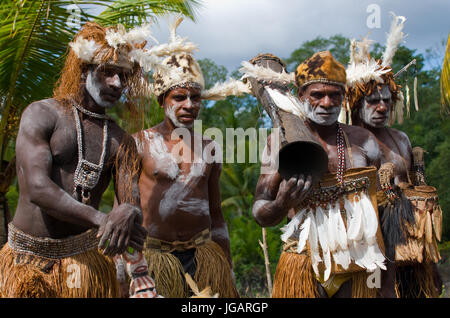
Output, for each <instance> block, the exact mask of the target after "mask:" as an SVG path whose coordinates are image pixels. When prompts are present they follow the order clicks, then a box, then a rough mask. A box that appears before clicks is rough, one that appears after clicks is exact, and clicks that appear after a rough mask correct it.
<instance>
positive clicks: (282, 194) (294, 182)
mask: <svg viewBox="0 0 450 318" xmlns="http://www.w3.org/2000/svg"><path fill="white" fill-rule="evenodd" d="M311 183H312V177H311V175H308V176H307V177H306V178H305V176H304V175H300V176H297V175H295V176H293V177H292V178H290V179H289V180H283V181H281V183H280V187H279V188H278V193H277V197H276V199H275V205H276V206H278V207H280V208H281V209H282V210H284V211H285V210H289V209H291V208H296V207H298V206H299V205H300V203H301V202H302V201H303V200H304V199H305V197H306V196H307V195H308V193H309V191H310V190H311Z"/></svg>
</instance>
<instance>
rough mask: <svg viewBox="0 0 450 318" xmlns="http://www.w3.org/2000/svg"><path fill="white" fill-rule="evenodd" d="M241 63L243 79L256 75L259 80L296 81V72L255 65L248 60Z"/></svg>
mask: <svg viewBox="0 0 450 318" xmlns="http://www.w3.org/2000/svg"><path fill="white" fill-rule="evenodd" d="M241 65H242V67H241V68H240V69H239V72H241V73H242V74H244V75H243V76H242V79H244V78H247V77H254V78H256V79H257V80H266V81H278V82H283V83H294V82H295V74H294V73H286V72H285V71H283V72H281V73H278V72H275V71H273V70H272V69H270V68H267V67H261V66H258V65H253V64H251V63H250V62H247V61H243V62H242V63H241Z"/></svg>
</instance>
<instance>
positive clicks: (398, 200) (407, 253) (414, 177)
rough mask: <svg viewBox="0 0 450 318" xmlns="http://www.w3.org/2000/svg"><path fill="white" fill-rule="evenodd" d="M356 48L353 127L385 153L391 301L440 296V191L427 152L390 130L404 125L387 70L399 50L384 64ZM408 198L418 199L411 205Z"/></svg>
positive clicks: (382, 173) (383, 210)
mask: <svg viewBox="0 0 450 318" xmlns="http://www.w3.org/2000/svg"><path fill="white" fill-rule="evenodd" d="M403 23H404V18H403V17H395V16H394V22H393V25H392V28H391V32H390V34H389V35H388V37H391V38H399V39H402V38H403V33H402V32H401V30H402V28H403ZM389 43H393V41H389V40H388V46H389ZM398 43H401V41H400V40H399V41H398ZM352 46H353V47H355V48H356V47H357V48H359V51H356V50H353V51H352V58H351V61H352V62H351V63H350V65H349V67H348V69H347V75H348V78H349V81H348V90H347V99H348V101H349V110H350V111H351V120H352V124H353V125H357V126H361V127H364V128H366V129H367V130H369V131H370V132H372V133H373V134H374V136H375V137H376V140H377V143H378V145H379V147H380V150H381V164H382V166H381V168H380V170H379V178H380V185H381V189H379V193H378V194H377V197H378V201H379V202H378V205H379V210H380V216H381V220H382V230H383V236H384V240H385V243H386V254H387V257H388V263H387V265H388V267H389V268H392V269H390V270H389V271H388V272H389V273H390V276H391V277H390V278H389V280H391V281H392V282H395V285H396V288H395V290H396V295H393V296H397V297H400V298H418V297H438V296H439V294H440V293H441V290H442V281H441V278H440V276H439V273H438V271H437V267H436V263H437V262H438V261H439V259H440V255H439V250H438V248H437V243H436V239H439V238H440V230H439V229H440V228H441V225H440V223H441V222H442V220H441V218H442V213H441V211H440V208H439V207H438V204H437V200H436V198H437V196H436V189H435V188H433V187H430V186H427V185H426V183H425V178H424V163H423V150H422V149H421V148H420V147H416V148H415V149H414V151H413V149H412V147H411V143H410V141H409V138H408V136H407V135H406V134H405V133H404V132H402V131H400V130H397V129H394V128H390V127H388V125H390V124H393V123H394V122H395V120H396V119H397V121H398V122H399V123H401V122H402V121H403V100H402V99H403V97H402V93H401V90H400V86H398V85H396V83H395V81H394V74H393V73H392V68H391V67H390V66H389V65H390V64H391V62H392V58H393V56H394V55H395V52H396V50H397V47H396V46H394V47H389V48H387V49H386V53H385V54H384V55H383V60H378V61H375V60H374V59H373V58H371V57H370V55H369V54H367V52H366V50H368V48H369V47H370V41H369V40H368V39H364V40H363V41H361V42H356V41H352ZM388 53H389V54H388ZM368 65H372V66H373V67H372V68H369V67H367V66H368ZM367 79H370V80H369V81H367ZM408 198H414V199H412V200H411V202H412V203H413V206H412V205H411V202H410V200H408ZM418 202H422V203H418ZM424 202H428V203H427V204H428V205H427V204H425V203H424ZM418 204H420V207H419V205H418ZM427 224H428V225H427Z"/></svg>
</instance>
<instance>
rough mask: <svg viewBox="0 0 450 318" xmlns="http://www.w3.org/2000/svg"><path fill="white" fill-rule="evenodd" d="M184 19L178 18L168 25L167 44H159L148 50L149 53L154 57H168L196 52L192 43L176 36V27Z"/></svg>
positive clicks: (196, 47) (196, 48) (195, 46)
mask: <svg viewBox="0 0 450 318" xmlns="http://www.w3.org/2000/svg"><path fill="white" fill-rule="evenodd" d="M183 20H184V18H183V17H182V16H179V17H177V18H175V20H174V21H173V22H172V23H170V24H169V32H170V35H169V43H164V44H160V45H158V46H155V47H153V48H151V49H150V50H149V52H150V53H151V54H153V55H156V56H160V57H162V56H170V55H174V54H178V53H188V54H192V53H193V51H196V50H198V46H197V45H196V44H194V43H192V42H187V37H185V38H182V37H180V36H179V35H177V34H176V30H177V28H178V26H179V25H180V24H181V22H183Z"/></svg>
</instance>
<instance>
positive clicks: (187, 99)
mask: <svg viewBox="0 0 450 318" xmlns="http://www.w3.org/2000/svg"><path fill="white" fill-rule="evenodd" d="M201 101H202V100H201V92H200V89H198V88H192V87H190V88H184V87H178V88H175V89H173V90H171V91H169V93H167V95H166V96H165V98H164V112H165V114H166V117H168V118H169V119H170V121H171V122H172V123H173V125H174V126H175V127H185V128H191V127H192V126H193V124H194V120H195V119H197V117H198V114H199V112H200V107H201V105H202V103H201Z"/></svg>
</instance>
